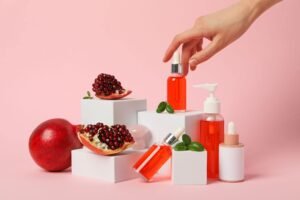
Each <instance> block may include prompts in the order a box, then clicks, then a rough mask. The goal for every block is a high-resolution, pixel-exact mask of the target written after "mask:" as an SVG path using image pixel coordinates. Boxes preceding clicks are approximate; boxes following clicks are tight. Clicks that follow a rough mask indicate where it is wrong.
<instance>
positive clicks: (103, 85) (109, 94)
mask: <svg viewBox="0 0 300 200" xmlns="http://www.w3.org/2000/svg"><path fill="white" fill-rule="evenodd" d="M93 91H94V92H95V93H96V94H95V96H96V97H98V98H100V99H106V100H109V99H121V98H123V97H126V96H127V95H129V94H131V92H132V91H131V90H125V89H124V88H123V87H122V85H121V82H120V81H118V80H117V79H116V78H115V77H114V76H113V75H110V74H104V73H101V74H99V75H98V77H97V78H96V79H95V82H94V83H93Z"/></svg>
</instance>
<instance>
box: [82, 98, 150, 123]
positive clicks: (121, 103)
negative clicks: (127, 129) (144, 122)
mask: <svg viewBox="0 0 300 200" xmlns="http://www.w3.org/2000/svg"><path fill="white" fill-rule="evenodd" d="M146 109H147V101H146V100H145V99H130V98H125V99H120V100H101V99H82V100H81V123H82V124H93V123H97V122H102V123H104V124H107V125H114V124H125V125H134V124H137V122H138V120H137V113H138V112H139V111H144V110H146Z"/></svg>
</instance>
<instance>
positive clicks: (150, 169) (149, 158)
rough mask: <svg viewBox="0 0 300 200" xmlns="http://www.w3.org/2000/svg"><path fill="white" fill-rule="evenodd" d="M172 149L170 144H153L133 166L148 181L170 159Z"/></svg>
mask: <svg viewBox="0 0 300 200" xmlns="http://www.w3.org/2000/svg"><path fill="white" fill-rule="evenodd" d="M171 155H172V149H171V147H170V146H169V145H157V144H154V145H152V146H151V147H150V148H149V149H148V151H147V152H146V153H145V154H144V155H143V156H142V157H141V158H140V159H139V160H138V161H137V162H136V163H135V164H134V166H133V168H134V169H135V171H136V172H138V173H140V174H141V175H142V176H143V177H144V178H145V179H146V180H147V181H149V180H151V178H152V177H153V176H154V174H156V173H157V171H158V170H159V169H160V168H161V167H162V166H163V165H164V164H165V163H166V162H167V161H168V160H169V158H170V157H171Z"/></svg>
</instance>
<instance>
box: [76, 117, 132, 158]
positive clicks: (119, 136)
mask: <svg viewBox="0 0 300 200" xmlns="http://www.w3.org/2000/svg"><path fill="white" fill-rule="evenodd" d="M78 137H79V140H80V141H81V143H82V144H83V145H84V146H85V147H87V148H88V149H90V150H91V151H93V152H94V153H97V154H100V155H112V154H117V153H120V152H122V151H124V150H125V149H127V148H128V147H130V146H131V145H132V144H134V139H133V137H132V135H131V134H130V132H129V131H128V129H127V128H126V126H125V125H120V124H116V125H113V126H107V125H105V124H103V123H97V124H89V125H87V126H81V127H80V128H79V131H78Z"/></svg>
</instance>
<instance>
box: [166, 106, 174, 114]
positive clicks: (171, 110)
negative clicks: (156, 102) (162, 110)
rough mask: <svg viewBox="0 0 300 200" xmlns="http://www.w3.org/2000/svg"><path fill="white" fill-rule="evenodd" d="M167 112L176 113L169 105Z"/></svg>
mask: <svg viewBox="0 0 300 200" xmlns="http://www.w3.org/2000/svg"><path fill="white" fill-rule="evenodd" d="M166 110H167V112H168V113H170V114H172V113H174V109H173V108H172V106H171V105H170V104H167V106H166Z"/></svg>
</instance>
